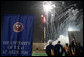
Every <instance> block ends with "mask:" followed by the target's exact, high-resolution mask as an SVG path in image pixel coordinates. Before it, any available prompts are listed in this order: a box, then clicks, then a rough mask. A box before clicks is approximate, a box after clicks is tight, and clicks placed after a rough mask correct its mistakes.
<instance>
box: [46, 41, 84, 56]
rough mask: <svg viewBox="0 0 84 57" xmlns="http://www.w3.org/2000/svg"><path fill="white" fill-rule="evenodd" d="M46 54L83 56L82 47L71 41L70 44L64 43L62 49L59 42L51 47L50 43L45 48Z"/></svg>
mask: <svg viewBox="0 0 84 57" xmlns="http://www.w3.org/2000/svg"><path fill="white" fill-rule="evenodd" d="M46 54H47V55H48V56H63V55H64V56H83V46H81V44H80V43H77V42H75V40H72V41H71V42H70V44H68V43H66V44H65V46H64V47H63V46H62V45H61V44H60V41H58V43H57V44H56V45H52V41H50V42H49V45H47V46H46Z"/></svg>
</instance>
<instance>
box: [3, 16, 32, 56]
mask: <svg viewBox="0 0 84 57" xmlns="http://www.w3.org/2000/svg"><path fill="white" fill-rule="evenodd" d="M33 34H34V16H33V15H5V16H4V24H3V32H2V39H1V56H31V55H32V42H33Z"/></svg>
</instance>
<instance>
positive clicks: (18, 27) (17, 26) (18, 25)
mask: <svg viewBox="0 0 84 57" xmlns="http://www.w3.org/2000/svg"><path fill="white" fill-rule="evenodd" d="M13 30H14V32H21V31H22V30H23V24H22V23H21V22H16V23H15V24H14V25H13Z"/></svg>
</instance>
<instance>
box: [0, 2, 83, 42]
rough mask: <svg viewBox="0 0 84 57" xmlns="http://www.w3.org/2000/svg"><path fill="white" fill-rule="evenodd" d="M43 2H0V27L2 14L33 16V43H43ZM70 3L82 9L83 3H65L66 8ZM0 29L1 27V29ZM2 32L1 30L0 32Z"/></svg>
mask: <svg viewBox="0 0 84 57" xmlns="http://www.w3.org/2000/svg"><path fill="white" fill-rule="evenodd" d="M42 2H43V1H2V2H1V21H2V22H1V25H3V16H4V14H27V15H31V14H33V15H35V24H34V42H43V40H42V38H43V28H42V27H43V26H42V24H43V23H42V20H41V14H42V13H43V9H42ZM71 3H76V4H77V7H78V8H82V7H83V5H82V4H83V2H78V1H72V2H71V1H66V4H67V6H68V5H70V4H71ZM1 28H2V27H1ZM1 31H2V30H1Z"/></svg>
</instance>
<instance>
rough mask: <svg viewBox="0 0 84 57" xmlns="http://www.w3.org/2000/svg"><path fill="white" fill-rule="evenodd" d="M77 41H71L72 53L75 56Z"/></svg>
mask: <svg viewBox="0 0 84 57" xmlns="http://www.w3.org/2000/svg"><path fill="white" fill-rule="evenodd" d="M75 50H76V49H75V41H74V40H72V41H71V43H70V53H71V56H75V55H76V54H75Z"/></svg>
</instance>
